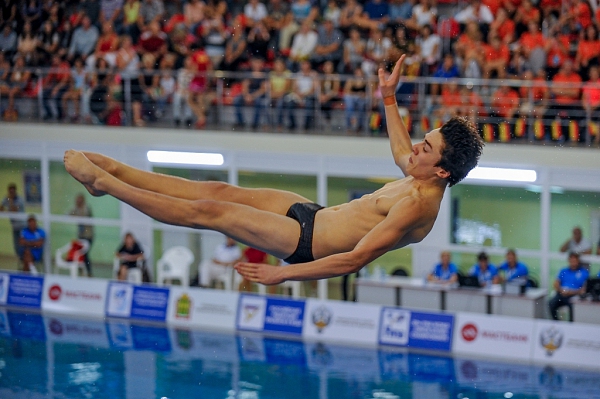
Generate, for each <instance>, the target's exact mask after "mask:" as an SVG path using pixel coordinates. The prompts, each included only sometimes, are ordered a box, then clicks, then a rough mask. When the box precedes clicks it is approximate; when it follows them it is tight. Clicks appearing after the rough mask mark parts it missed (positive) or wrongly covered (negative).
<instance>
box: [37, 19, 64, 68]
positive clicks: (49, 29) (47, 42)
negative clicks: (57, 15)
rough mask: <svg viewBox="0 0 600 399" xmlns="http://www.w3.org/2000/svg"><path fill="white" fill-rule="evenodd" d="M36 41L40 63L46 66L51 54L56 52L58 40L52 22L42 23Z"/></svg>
mask: <svg viewBox="0 0 600 399" xmlns="http://www.w3.org/2000/svg"><path fill="white" fill-rule="evenodd" d="M37 40H38V43H37V44H38V54H39V59H40V63H41V64H43V65H47V64H49V63H50V59H51V57H52V54H54V53H55V52H56V51H57V50H58V44H59V40H60V35H59V34H58V32H57V31H56V30H55V29H54V27H53V26H52V22H50V21H45V22H44V24H43V25H42V31H41V32H40V33H39V34H38V38H37Z"/></svg>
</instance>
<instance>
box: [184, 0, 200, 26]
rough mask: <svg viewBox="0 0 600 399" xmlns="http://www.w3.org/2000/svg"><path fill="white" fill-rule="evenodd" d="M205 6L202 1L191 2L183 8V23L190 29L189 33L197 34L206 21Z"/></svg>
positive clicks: (193, 0) (190, 0)
mask: <svg viewBox="0 0 600 399" xmlns="http://www.w3.org/2000/svg"><path fill="white" fill-rule="evenodd" d="M204 8H205V4H204V2H203V1H202V0H189V1H188V2H187V3H185V5H184V6H183V16H184V17H183V18H184V19H183V23H184V24H185V26H186V27H187V29H188V32H190V33H192V34H197V31H198V27H199V26H201V25H202V22H203V21H204Z"/></svg>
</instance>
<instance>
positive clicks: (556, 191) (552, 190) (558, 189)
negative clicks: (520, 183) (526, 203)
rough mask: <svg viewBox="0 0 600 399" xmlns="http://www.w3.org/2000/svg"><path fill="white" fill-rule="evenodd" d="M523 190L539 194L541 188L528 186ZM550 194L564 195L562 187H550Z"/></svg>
mask: <svg viewBox="0 0 600 399" xmlns="http://www.w3.org/2000/svg"><path fill="white" fill-rule="evenodd" d="M525 190H527V191H531V192H532V193H541V192H542V186H536V185H528V186H527V187H525ZM550 193H551V194H564V193H565V189H564V188H562V187H559V186H550Z"/></svg>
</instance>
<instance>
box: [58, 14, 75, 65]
mask: <svg viewBox="0 0 600 399" xmlns="http://www.w3.org/2000/svg"><path fill="white" fill-rule="evenodd" d="M58 34H59V40H58V49H57V54H58V55H60V56H61V57H63V58H67V54H68V53H69V49H70V48H71V41H72V39H73V26H72V25H71V22H69V21H68V20H66V21H65V22H64V23H63V24H62V30H61V31H59V32H58Z"/></svg>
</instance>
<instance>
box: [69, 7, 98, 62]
mask: <svg viewBox="0 0 600 399" xmlns="http://www.w3.org/2000/svg"><path fill="white" fill-rule="evenodd" d="M99 37H100V34H99V32H98V28H96V27H95V26H94V25H92V21H91V20H90V18H89V17H88V16H84V17H83V18H82V20H81V26H80V27H79V28H77V29H75V31H74V32H73V37H72V38H71V46H70V47H69V53H68V60H69V61H72V60H74V59H75V58H76V57H81V58H82V59H83V60H84V61H86V60H87V57H88V56H89V55H90V54H92V52H93V51H94V49H95V48H96V43H97V42H98V38H99Z"/></svg>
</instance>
